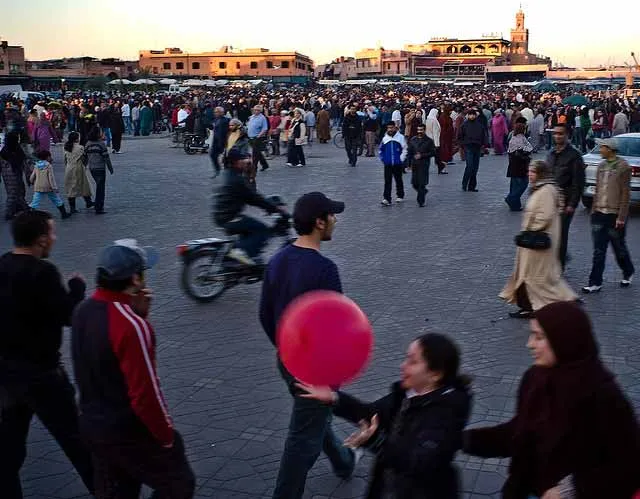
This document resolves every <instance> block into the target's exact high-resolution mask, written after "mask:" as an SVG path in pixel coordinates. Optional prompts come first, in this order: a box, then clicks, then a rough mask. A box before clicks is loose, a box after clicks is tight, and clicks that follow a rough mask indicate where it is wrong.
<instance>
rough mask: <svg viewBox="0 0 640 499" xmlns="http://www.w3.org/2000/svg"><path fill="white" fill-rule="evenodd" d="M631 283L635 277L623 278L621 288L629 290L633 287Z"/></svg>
mask: <svg viewBox="0 0 640 499" xmlns="http://www.w3.org/2000/svg"><path fill="white" fill-rule="evenodd" d="M631 281H633V276H632V275H630V276H629V277H627V278H626V279H625V278H623V279H622V280H621V281H620V287H622V288H628V287H629V286H631Z"/></svg>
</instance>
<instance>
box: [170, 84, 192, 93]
mask: <svg viewBox="0 0 640 499" xmlns="http://www.w3.org/2000/svg"><path fill="white" fill-rule="evenodd" d="M187 90H189V87H183V86H182V85H178V84H177V83H175V84H173V85H169V93H170V94H181V93H183V92H186V91H187Z"/></svg>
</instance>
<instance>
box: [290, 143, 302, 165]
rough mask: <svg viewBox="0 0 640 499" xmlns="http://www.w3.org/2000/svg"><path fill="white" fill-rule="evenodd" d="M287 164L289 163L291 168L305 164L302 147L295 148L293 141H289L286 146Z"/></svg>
mask: <svg viewBox="0 0 640 499" xmlns="http://www.w3.org/2000/svg"><path fill="white" fill-rule="evenodd" d="M287 163H291V164H292V165H293V166H297V165H302V166H304V165H306V164H307V162H306V159H305V157H304V151H303V150H302V146H297V145H296V143H295V141H293V140H290V141H289V145H288V146H287Z"/></svg>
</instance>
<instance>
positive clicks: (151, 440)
mask: <svg viewBox="0 0 640 499" xmlns="http://www.w3.org/2000/svg"><path fill="white" fill-rule="evenodd" d="M156 261H157V253H156V252H155V251H152V250H150V249H144V248H141V247H139V246H138V244H137V243H136V241H135V240H133V239H123V240H120V241H116V242H115V244H113V245H111V246H109V247H107V248H105V249H104V250H103V251H102V252H101V254H100V256H99V258H98V270H97V283H96V284H97V287H98V289H97V291H96V292H95V293H94V294H93V296H92V297H91V298H89V299H88V300H86V301H85V302H83V303H82V304H81V305H79V306H78V308H77V310H76V312H75V314H74V317H73V328H72V332H71V346H72V355H73V367H74V372H75V377H76V382H77V384H78V389H79V392H80V410H81V416H80V427H81V431H82V435H83V437H84V439H85V441H87V442H88V444H89V447H90V449H91V452H92V455H93V462H94V465H95V468H96V470H95V477H96V479H95V481H96V483H95V487H96V493H95V495H96V498H97V499H112V498H114V499H137V498H138V497H139V495H140V489H141V486H142V485H143V484H145V485H147V486H149V487H151V488H152V489H154V490H155V494H154V497H157V498H166V499H191V498H192V497H193V494H194V488H195V478H194V475H193V471H191V467H190V466H189V463H188V462H187V458H186V456H185V451H184V444H183V441H182V438H181V437H180V434H179V433H178V432H177V431H176V430H175V429H174V428H173V423H172V422H171V418H170V417H169V414H168V412H167V406H166V403H165V401H164V396H163V394H162V391H161V389H160V382H159V381H158V376H157V373H156V339H155V333H154V330H153V327H152V326H151V324H150V323H149V322H148V321H147V319H146V317H147V315H148V313H149V306H150V291H149V290H148V289H146V285H145V280H144V272H145V270H146V269H149V268H151V267H152V266H153V264H154V263H155V262H156Z"/></svg>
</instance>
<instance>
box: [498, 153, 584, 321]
mask: <svg viewBox="0 0 640 499" xmlns="http://www.w3.org/2000/svg"><path fill="white" fill-rule="evenodd" d="M529 185H530V186H531V190H530V195H529V199H527V205H526V207H525V210H524V216H523V218H522V225H521V230H522V231H523V232H532V233H537V234H538V235H543V234H546V235H547V236H548V237H549V240H550V246H549V247H548V248H546V249H529V248H523V247H520V246H518V247H517V248H516V259H515V265H514V269H513V273H512V274H511V277H510V278H509V281H508V282H507V285H506V286H505V287H504V289H503V290H502V292H501V293H500V298H502V299H504V300H506V301H507V302H508V303H515V304H517V305H518V307H519V308H520V310H518V311H517V312H512V313H510V314H509V315H510V316H511V317H514V318H520V319H528V318H530V317H531V316H532V313H533V311H535V310H538V309H540V308H542V307H544V306H545V305H548V304H549V303H553V302H556V301H569V300H575V299H576V298H577V295H576V294H575V293H574V292H573V291H572V290H571V288H570V287H569V285H568V284H567V283H566V282H565V280H564V279H563V278H562V269H561V266H560V261H559V260H558V246H559V244H560V212H561V210H562V209H563V206H564V199H562V194H561V191H560V190H559V189H558V188H557V186H556V183H555V180H554V175H553V170H552V168H551V167H550V166H549V165H548V164H547V163H545V162H544V161H540V160H537V161H533V162H532V163H531V165H530V166H529Z"/></svg>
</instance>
